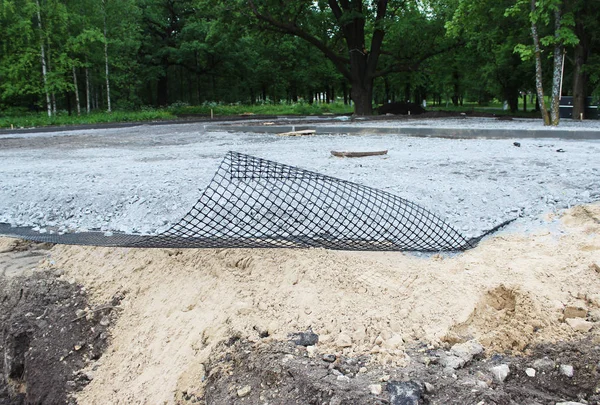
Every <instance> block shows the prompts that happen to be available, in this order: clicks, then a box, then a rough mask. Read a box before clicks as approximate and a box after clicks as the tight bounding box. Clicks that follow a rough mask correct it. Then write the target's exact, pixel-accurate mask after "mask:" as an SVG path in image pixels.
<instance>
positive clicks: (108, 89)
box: [102, 0, 112, 112]
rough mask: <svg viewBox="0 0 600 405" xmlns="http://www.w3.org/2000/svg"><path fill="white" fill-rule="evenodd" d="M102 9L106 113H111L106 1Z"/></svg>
mask: <svg viewBox="0 0 600 405" xmlns="http://www.w3.org/2000/svg"><path fill="white" fill-rule="evenodd" d="M102 8H103V11H104V70H105V73H106V111H107V112H111V111H112V109H111V105H110V79H109V75H108V37H107V35H106V0H102Z"/></svg>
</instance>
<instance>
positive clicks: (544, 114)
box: [531, 0, 550, 125]
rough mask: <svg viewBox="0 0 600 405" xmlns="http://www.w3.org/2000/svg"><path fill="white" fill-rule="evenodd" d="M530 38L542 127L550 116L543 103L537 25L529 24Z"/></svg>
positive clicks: (533, 10) (532, 7)
mask: <svg viewBox="0 0 600 405" xmlns="http://www.w3.org/2000/svg"><path fill="white" fill-rule="evenodd" d="M535 3H536V0H531V12H532V13H535V10H536V4H535ZM531 36H532V37H533V45H534V47H535V51H534V54H535V90H536V92H537V98H538V103H539V107H540V110H541V111H542V118H543V119H544V125H550V115H549V114H548V109H547V108H546V102H545V101H544V85H543V77H542V50H541V48H540V35H539V33H538V28H537V24H536V23H535V22H532V23H531Z"/></svg>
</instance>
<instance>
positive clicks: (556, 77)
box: [550, 7, 564, 126]
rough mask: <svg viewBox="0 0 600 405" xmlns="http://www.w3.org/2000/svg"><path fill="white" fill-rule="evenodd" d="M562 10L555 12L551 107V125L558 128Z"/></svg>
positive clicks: (561, 56) (561, 70) (561, 59)
mask: <svg viewBox="0 0 600 405" xmlns="http://www.w3.org/2000/svg"><path fill="white" fill-rule="evenodd" d="M561 18H562V10H561V9H560V7H557V8H556V10H555V11H554V37H555V41H556V43H555V45H554V66H553V69H552V104H551V106H550V124H551V125H552V126H557V125H558V123H559V122H560V98H561V96H562V94H561V91H562V72H563V60H564V58H563V44H562V42H561V41H560V40H559V35H560V28H561Z"/></svg>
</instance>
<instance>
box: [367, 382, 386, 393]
mask: <svg viewBox="0 0 600 405" xmlns="http://www.w3.org/2000/svg"><path fill="white" fill-rule="evenodd" d="M382 391H383V387H382V386H381V384H371V385H369V392H370V393H371V394H373V395H381V392H382Z"/></svg>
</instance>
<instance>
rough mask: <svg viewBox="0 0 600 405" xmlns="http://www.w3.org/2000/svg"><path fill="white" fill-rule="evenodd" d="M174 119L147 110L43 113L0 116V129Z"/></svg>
mask: <svg viewBox="0 0 600 405" xmlns="http://www.w3.org/2000/svg"><path fill="white" fill-rule="evenodd" d="M175 118H176V117H175V116H174V115H173V113H171V112H170V111H167V110H148V111H115V112H112V113H107V112H97V113H91V114H82V115H81V116H79V117H78V116H77V115H68V114H67V113H66V112H65V113H58V114H57V115H55V116H52V117H48V115H47V114H46V113H45V112H44V113H24V114H23V113H22V114H17V113H11V114H7V115H0V128H11V127H12V128H35V127H46V126H63V125H83V124H102V123H107V122H139V121H157V120H171V119H175Z"/></svg>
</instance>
